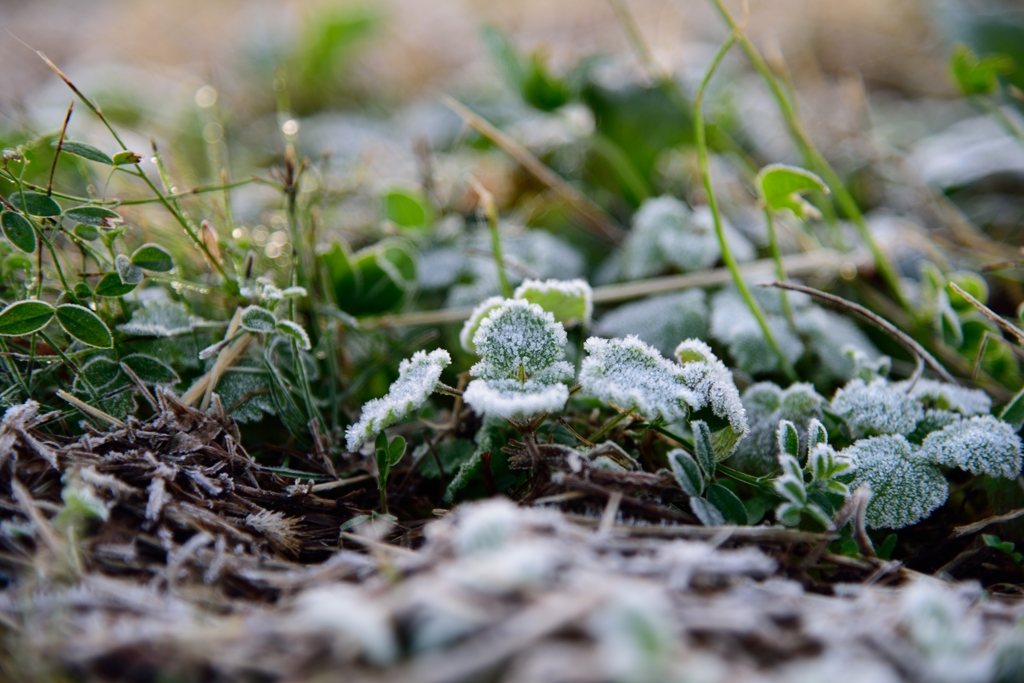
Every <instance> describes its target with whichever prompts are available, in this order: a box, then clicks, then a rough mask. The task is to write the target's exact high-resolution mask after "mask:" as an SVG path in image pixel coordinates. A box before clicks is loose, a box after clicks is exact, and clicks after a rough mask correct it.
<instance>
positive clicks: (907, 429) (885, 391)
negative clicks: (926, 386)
mask: <svg viewBox="0 0 1024 683" xmlns="http://www.w3.org/2000/svg"><path fill="white" fill-rule="evenodd" d="M830 411H831V412H832V413H833V414H835V415H837V416H838V417H841V418H842V419H843V420H845V421H846V424H848V425H849V426H850V432H851V433H852V434H853V435H854V436H856V437H860V436H870V435H872V434H910V433H911V432H913V431H914V427H915V426H916V425H917V422H918V420H920V419H921V418H923V417H924V409H923V408H922V407H921V404H920V403H918V402H917V401H915V400H914V399H912V398H910V397H909V396H907V395H906V394H904V393H903V392H902V391H900V390H899V389H897V388H896V387H895V386H891V385H889V384H888V383H887V382H886V381H885V380H884V379H876V380H874V381H873V382H871V384H865V383H864V380H862V379H859V378H858V379H853V380H851V381H850V382H849V383H847V385H846V386H845V387H843V388H842V389H840V390H839V391H837V392H836V395H835V396H834V397H833V398H832V405H831V406H830Z"/></svg>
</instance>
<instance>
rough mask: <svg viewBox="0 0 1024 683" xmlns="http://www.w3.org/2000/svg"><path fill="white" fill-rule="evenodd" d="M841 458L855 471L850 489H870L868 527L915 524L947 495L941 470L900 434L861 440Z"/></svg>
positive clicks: (896, 527)
mask: <svg viewBox="0 0 1024 683" xmlns="http://www.w3.org/2000/svg"><path fill="white" fill-rule="evenodd" d="M840 456H841V457H846V458H849V459H851V460H852V461H853V463H854V465H855V466H856V468H857V469H856V471H855V473H854V478H853V483H852V484H851V485H850V488H851V489H857V488H859V487H860V486H863V485H868V486H870V487H871V502H869V503H868V508H867V514H866V520H867V523H868V526H870V527H871V528H874V529H878V528H882V527H885V528H889V529H900V528H903V527H905V526H909V525H911V524H916V523H917V522H919V521H921V520H922V519H924V518H925V517H927V516H928V515H930V514H931V513H932V512H933V511H934V510H935V509H936V508H937V507H939V506H940V505H942V504H943V503H945V502H946V498H947V497H948V496H949V486H948V485H947V484H946V479H945V477H943V476H942V471H941V470H939V468H938V467H937V466H936V465H935V464H934V463H933V462H932V461H931V459H930V458H928V457H927V456H926V455H924V454H923V453H922V452H921V450H920V449H918V448H917V447H915V446H914V445H913V444H911V443H910V442H909V441H907V440H906V438H905V437H904V436H903V435H902V434H896V435H885V436H876V437H872V438H870V439H862V440H860V441H857V442H856V443H854V444H853V445H852V446H850V447H849V448H847V449H845V450H844V451H842V453H840Z"/></svg>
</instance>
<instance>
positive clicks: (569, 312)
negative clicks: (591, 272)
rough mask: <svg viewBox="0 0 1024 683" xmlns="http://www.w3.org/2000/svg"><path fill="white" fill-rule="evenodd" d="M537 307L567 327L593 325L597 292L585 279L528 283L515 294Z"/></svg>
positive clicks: (517, 289)
mask: <svg viewBox="0 0 1024 683" xmlns="http://www.w3.org/2000/svg"><path fill="white" fill-rule="evenodd" d="M513 296H514V298H516V299H525V300H526V301H529V302H530V303H532V304H537V305H538V306H540V307H541V308H543V309H544V310H545V311H548V312H550V313H551V314H552V315H554V316H555V320H557V321H558V322H560V323H562V324H563V325H565V326H566V327H571V326H572V325H575V324H577V323H583V326H584V327H589V326H590V319H591V317H592V316H593V314H594V292H593V290H591V289H590V285H588V284H587V281H586V280H581V279H579V278H577V279H575V280H525V281H524V282H523V284H521V285H519V286H518V287H517V288H516V291H515V293H514V294H513Z"/></svg>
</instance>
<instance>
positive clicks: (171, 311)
mask: <svg viewBox="0 0 1024 683" xmlns="http://www.w3.org/2000/svg"><path fill="white" fill-rule="evenodd" d="M193 324H194V319H193V318H192V317H191V316H190V315H189V312H188V309H187V308H185V305H184V304H181V303H178V302H177V301H168V300H166V299H153V300H150V301H147V302H146V303H144V304H143V305H142V307H141V308H138V309H136V310H135V311H134V312H133V313H132V317H131V320H129V321H128V322H126V323H123V324H121V325H118V326H117V329H118V330H120V331H121V332H123V333H125V334H126V335H128V336H131V337H174V336H176V335H179V334H185V333H187V332H190V331H191V330H192V326H193Z"/></svg>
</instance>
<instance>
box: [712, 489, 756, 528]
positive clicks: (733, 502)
mask: <svg viewBox="0 0 1024 683" xmlns="http://www.w3.org/2000/svg"><path fill="white" fill-rule="evenodd" d="M707 498H708V502H709V503H711V504H712V505H714V506H715V508H717V509H718V511H719V512H721V513H722V517H723V518H724V519H725V521H726V522H729V523H730V524H739V525H741V526H746V525H747V508H745V507H743V501H741V500H740V499H739V498H737V497H736V494H735V493H733V492H732V491H730V490H729V489H727V488H725V487H724V486H722V485H721V484H712V485H711V486H709V487H708V496H707Z"/></svg>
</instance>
